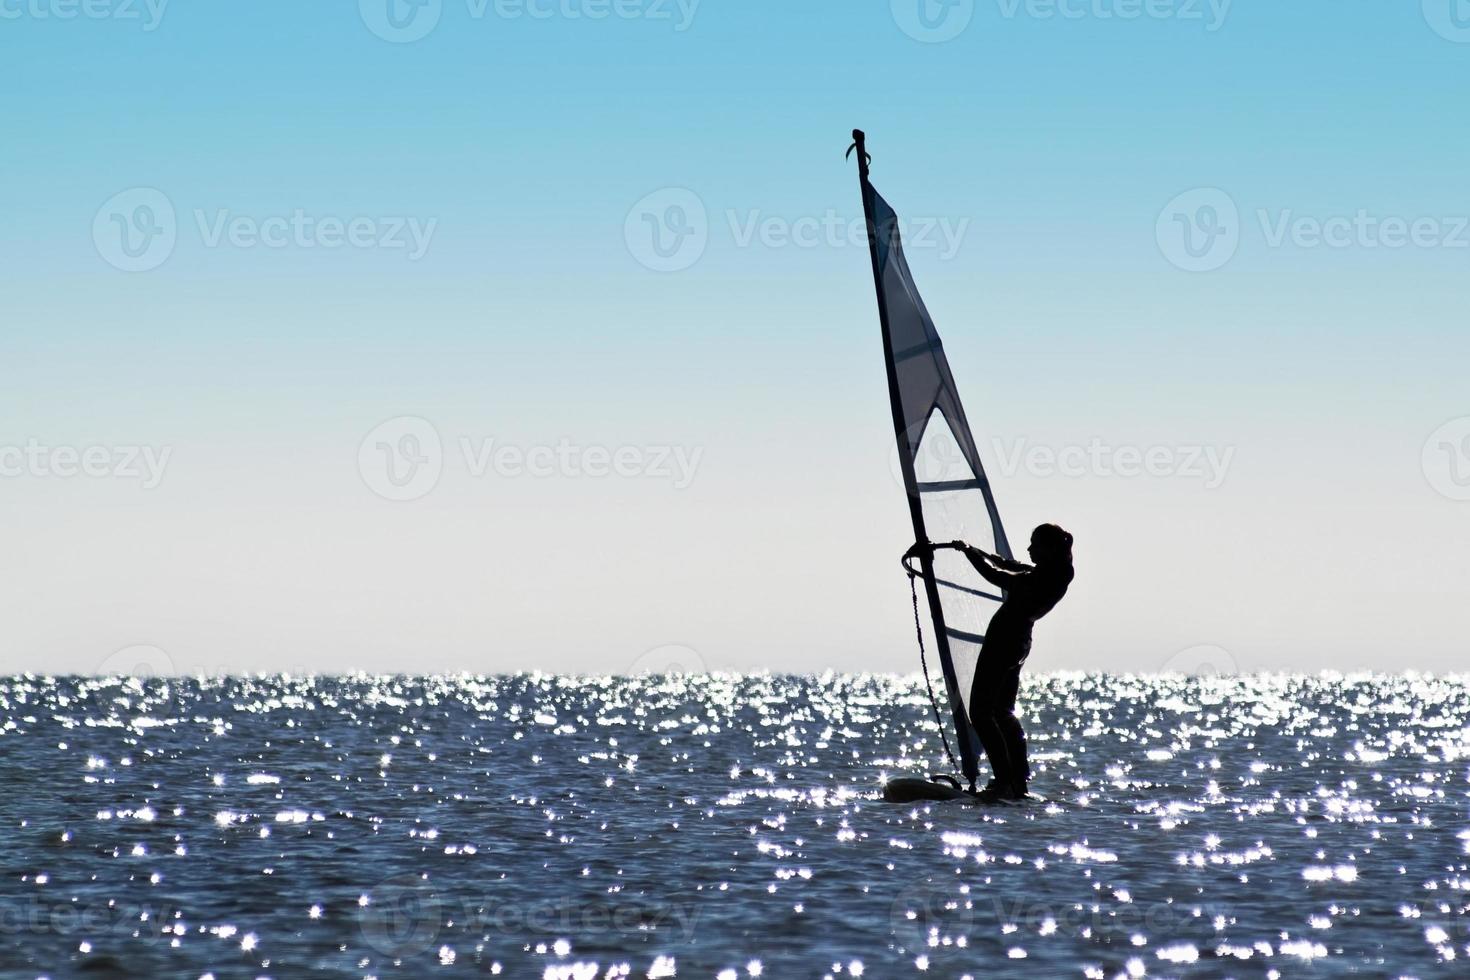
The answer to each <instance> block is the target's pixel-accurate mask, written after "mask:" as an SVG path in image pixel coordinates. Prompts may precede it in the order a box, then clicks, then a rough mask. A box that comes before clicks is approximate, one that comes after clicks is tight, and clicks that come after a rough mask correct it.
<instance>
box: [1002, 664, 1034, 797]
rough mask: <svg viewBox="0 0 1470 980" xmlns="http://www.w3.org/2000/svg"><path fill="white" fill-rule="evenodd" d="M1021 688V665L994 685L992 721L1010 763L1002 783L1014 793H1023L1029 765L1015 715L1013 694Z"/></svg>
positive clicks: (1029, 775) (1021, 730)
mask: <svg viewBox="0 0 1470 980" xmlns="http://www.w3.org/2000/svg"><path fill="white" fill-rule="evenodd" d="M1020 689H1021V667H1020V665H1019V664H1018V665H1017V666H1016V668H1015V669H1014V670H1010V671H1007V672H1006V673H1005V676H1004V677H1003V678H1002V679H1000V680H999V681H998V683H997V684H996V687H995V690H996V695H997V696H996V705H995V708H996V710H995V722H996V728H997V729H998V730H999V731H1000V734H1001V738H1002V739H1003V740H1004V742H1005V748H1006V759H1007V760H1008V762H1009V764H1010V770H1009V779H1008V780H1007V781H1006V785H1007V786H1010V787H1011V788H1013V789H1015V790H1016V791H1017V792H1020V793H1025V792H1026V784H1027V782H1028V781H1029V780H1030V779H1031V764H1030V762H1029V760H1028V759H1027V758H1026V731H1025V729H1023V728H1022V727H1021V719H1019V718H1017V717H1016V695H1017V694H1018V693H1019V692H1020Z"/></svg>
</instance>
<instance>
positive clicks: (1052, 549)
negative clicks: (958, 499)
mask: <svg viewBox="0 0 1470 980" xmlns="http://www.w3.org/2000/svg"><path fill="white" fill-rule="evenodd" d="M930 548H931V549H938V548H953V549H955V550H957V551H959V552H960V553H961V554H963V555H964V556H965V557H966V558H968V559H969V560H970V564H972V565H974V566H975V570H976V571H977V572H979V573H980V574H981V576H983V577H984V578H985V580H986V581H987V582H989V583H990V584H991V585H994V586H995V587H997V588H999V589H1001V590H1003V591H1004V592H1005V596H1006V598H1005V602H1003V603H1002V604H1001V607H1000V609H998V610H997V611H996V613H995V615H994V616H992V617H991V619H990V626H989V628H988V629H987V630H986V631H985V642H984V644H982V645H981V648H980V659H979V662H978V663H977V664H976V666H975V680H974V683H973V684H972V685H971V687H970V725H971V727H973V728H974V729H975V734H976V735H977V736H978V737H979V739H980V744H981V745H982V746H984V748H985V755H986V757H987V758H988V759H989V760H990V769H991V773H992V778H991V780H990V784H989V785H988V786H986V787H985V789H984V791H983V792H982V793H981V797H982V798H983V799H987V800H1017V799H1022V798H1024V797H1025V796H1026V792H1027V785H1028V782H1029V780H1030V778H1031V767H1030V764H1029V762H1028V761H1027V758H1026V733H1025V731H1024V730H1023V729H1022V728H1021V722H1020V719H1018V718H1017V717H1016V694H1017V691H1018V690H1019V689H1020V685H1021V666H1022V665H1023V664H1025V662H1026V658H1027V657H1028V656H1030V654H1031V628H1032V627H1033V626H1034V625H1035V624H1036V621H1037V620H1038V619H1040V618H1041V617H1043V616H1045V615H1046V614H1047V613H1049V612H1051V611H1052V609H1053V608H1055V607H1056V604H1057V603H1058V602H1060V601H1061V600H1062V596H1064V595H1066V594H1067V587H1068V586H1069V585H1071V584H1072V577H1073V575H1074V572H1073V568H1072V535H1070V534H1068V533H1067V532H1066V531H1064V530H1062V529H1061V528H1060V527H1057V526H1056V525H1055V524H1043V525H1041V526H1040V527H1038V528H1037V529H1036V530H1035V531H1033V532H1032V533H1031V545H1030V547H1029V548H1028V549H1027V553H1028V554H1029V555H1030V556H1031V560H1032V561H1033V562H1034V563H1035V564H1033V565H1027V564H1025V563H1023V562H1018V561H1011V560H1009V559H1006V558H1002V557H1000V556H999V555H992V554H990V553H989V552H986V551H982V550H980V549H979V548H974V547H971V546H970V545H968V544H966V543H965V542H963V541H953V542H950V543H949V544H941V545H931V546H930ZM918 550H919V547H918V546H916V547H915V548H914V549H913V551H912V552H910V553H911V554H912V553H916V552H917V551H918Z"/></svg>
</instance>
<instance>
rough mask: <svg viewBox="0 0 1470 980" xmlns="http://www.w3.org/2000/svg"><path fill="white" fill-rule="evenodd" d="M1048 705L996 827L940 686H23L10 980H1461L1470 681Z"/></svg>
mask: <svg viewBox="0 0 1470 980" xmlns="http://www.w3.org/2000/svg"><path fill="white" fill-rule="evenodd" d="M1022 699H1023V702H1024V705H1023V707H1024V711H1025V722H1026V725H1027V729H1028V731H1029V732H1030V735H1031V744H1032V748H1033V752H1034V762H1035V767H1036V769H1037V775H1036V779H1035V782H1034V787H1033V788H1034V789H1035V791H1036V792H1037V793H1039V794H1041V795H1042V796H1044V797H1045V800H1044V801H1042V802H1031V803H1026V804H1019V805H1012V806H1003V807H989V808H976V807H965V806H960V805H956V804H926V805H918V806H915V805H903V806H900V805H891V804H885V803H883V802H881V800H880V799H879V782H878V781H879V779H880V778H881V777H882V776H883V775H885V774H887V775H915V774H921V773H923V772H925V771H927V770H928V769H929V768H931V767H937V766H939V764H940V763H939V760H940V758H942V753H941V750H939V748H938V741H937V737H936V730H935V727H934V722H933V716H932V713H931V710H930V707H929V703H928V701H927V699H926V696H925V694H924V691H923V687H922V682H921V681H918V680H915V679H913V678H898V677H887V676H869V675H862V676H842V675H828V676H824V677H817V678H813V677H783V676H771V675H757V676H736V675H716V676H701V677H678V676H673V677H645V678H631V679H630V678H611V677H606V678H564V677H556V676H550V675H519V676H511V677H469V676H455V677H428V678H397V677H368V676H359V677H347V678H294V677H293V678H281V677H268V678H254V679H250V678H218V679H175V678H153V679H144V680H137V679H117V678H114V679H103V680H97V679H83V678H49V677H38V676H25V677H17V678H11V679H9V680H6V681H0V705H3V708H4V713H3V733H0V778H3V783H0V785H3V790H4V792H3V796H0V820H3V826H4V828H5V832H6V841H5V845H4V848H3V852H0V853H3V861H4V864H5V867H4V869H3V875H0V915H3V918H0V975H3V976H5V977H11V976H14V977H35V976H48V977H53V978H61V977H70V976H120V977H128V976H135V977H150V978H151V977H189V978H194V977H200V976H213V977H215V978H219V980H224V978H232V977H247V978H254V977H262V976H264V977H282V978H284V977H339V976H340V977H373V976H378V977H388V976H395V977H439V976H442V977H459V976H506V977H546V978H562V977H565V978H577V980H581V978H587V980H592V978H603V977H611V978H618V977H681V978H690V977H694V978H719V980H740V978H745V977H757V976H759V977H776V978H786V977H797V978H801V977H834V978H838V977H856V976H865V977H879V978H884V977H908V976H929V977H959V976H967V975H968V976H973V977H976V978H980V977H990V976H1028V977H1067V976H1077V977H1086V978H1112V977H1119V976H1123V977H1145V976H1147V977H1153V976H1209V977H1217V976H1239V977H1277V976H1281V977H1296V976H1312V977H1322V976H1343V975H1348V974H1354V973H1356V974H1362V975H1367V976H1375V977H1398V976H1412V977H1431V976H1442V977H1452V976H1465V975H1467V972H1470V965H1467V962H1466V960H1467V958H1470V930H1467V927H1466V926H1467V918H1466V912H1467V909H1470V897H1467V889H1470V872H1467V863H1470V855H1467V852H1470V829H1467V828H1470V819H1467V809H1466V806H1467V789H1470V787H1467V768H1470V728H1467V725H1470V685H1467V681H1466V680H1465V679H1464V678H1456V679H1443V678H1440V679H1435V678H1427V677H1367V676H1363V677H1341V676H1322V677H1285V676H1269V677H1239V678H1236V677H1216V678H1185V677H1163V678H1160V677H1126V676H1125V677H1102V676H1093V675H1082V674H1067V675H1051V676H1041V677H1036V678H1033V679H1030V680H1029V681H1028V682H1027V684H1026V686H1025V687H1024V689H1023V692H1022Z"/></svg>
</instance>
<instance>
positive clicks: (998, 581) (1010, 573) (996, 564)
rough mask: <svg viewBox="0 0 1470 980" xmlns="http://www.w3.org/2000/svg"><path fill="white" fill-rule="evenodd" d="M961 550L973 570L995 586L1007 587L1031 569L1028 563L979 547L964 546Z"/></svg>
mask: <svg viewBox="0 0 1470 980" xmlns="http://www.w3.org/2000/svg"><path fill="white" fill-rule="evenodd" d="M962 550H963V553H964V556H965V557H966V558H968V559H970V564H971V565H974V566H975V571H977V572H979V573H980V576H981V578H983V579H985V581H987V582H989V583H990V584H991V585H994V586H996V587H997V588H1001V589H1008V588H1010V587H1011V586H1012V585H1014V584H1015V583H1016V582H1017V581H1018V580H1020V579H1023V578H1025V577H1026V575H1027V573H1029V572H1030V571H1031V566H1030V565H1024V564H1022V563H1021V562H1018V561H1010V560H1008V559H1005V558H1001V557H1000V556H999V555H992V554H990V553H989V552H986V551H981V550H980V549H979V548H971V547H968V546H966V547H965V548H964V549H962Z"/></svg>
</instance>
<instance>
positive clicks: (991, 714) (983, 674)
mask: <svg viewBox="0 0 1470 980" xmlns="http://www.w3.org/2000/svg"><path fill="white" fill-rule="evenodd" d="M996 663H997V659H996V658H994V657H987V656H986V655H985V653H984V652H983V651H982V652H981V654H980V662H979V663H978V664H976V665H975V679H974V681H973V682H971V684H970V727H972V728H974V729H975V734H976V736H978V737H979V739H980V744H981V746H983V747H984V749H985V757H986V758H987V759H989V760H990V772H991V775H992V776H993V777H994V779H995V784H996V785H997V786H1001V787H1006V786H1010V785H1012V784H1013V783H1014V782H1015V778H1016V774H1015V765H1014V761H1013V760H1012V758H1011V739H1010V737H1009V735H1008V733H1007V730H1006V724H1005V721H1004V718H1005V716H1006V715H1009V714H1010V711H1011V709H1013V708H1014V706H1015V698H1016V695H1015V689H1014V686H1013V685H1011V684H1010V683H1009V682H1008V680H1007V677H1006V675H1007V674H1008V673H1010V671H1007V670H1005V669H1004V668H1000V669H997V668H996ZM1007 691H1010V692H1011V693H1010V700H1009V706H1007V702H1006V692H1007ZM1011 720H1012V721H1014V720H1015V719H1014V716H1012V717H1011ZM1017 726H1018V727H1019V722H1017ZM1024 747H1025V742H1024V740H1023V741H1022V749H1023V751H1024Z"/></svg>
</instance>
